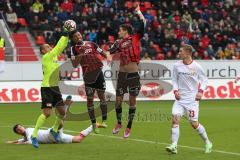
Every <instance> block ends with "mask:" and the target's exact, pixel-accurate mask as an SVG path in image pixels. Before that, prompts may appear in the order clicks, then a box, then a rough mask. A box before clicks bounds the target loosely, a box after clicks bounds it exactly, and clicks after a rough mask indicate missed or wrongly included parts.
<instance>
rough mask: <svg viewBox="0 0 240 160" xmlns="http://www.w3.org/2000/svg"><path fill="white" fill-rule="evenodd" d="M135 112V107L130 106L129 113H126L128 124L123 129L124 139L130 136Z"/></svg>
mask: <svg viewBox="0 0 240 160" xmlns="http://www.w3.org/2000/svg"><path fill="white" fill-rule="evenodd" d="M135 112H136V107H135V106H130V107H129V111H128V124H127V128H126V129H125V131H124V135H123V137H124V138H128V137H129V136H130V133H131V128H132V123H133V119H134V116H135Z"/></svg>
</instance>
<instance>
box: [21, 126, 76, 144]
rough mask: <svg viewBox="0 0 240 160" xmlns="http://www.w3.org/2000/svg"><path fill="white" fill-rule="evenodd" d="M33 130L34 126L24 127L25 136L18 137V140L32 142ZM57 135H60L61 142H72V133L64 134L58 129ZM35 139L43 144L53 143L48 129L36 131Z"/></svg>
mask: <svg viewBox="0 0 240 160" xmlns="http://www.w3.org/2000/svg"><path fill="white" fill-rule="evenodd" d="M33 130H34V128H26V137H24V138H23V139H19V140H18V142H20V143H21V142H22V143H23V142H27V143H29V144H32V141H31V135H32V134H33ZM59 136H60V141H61V142H62V143H72V139H73V136H72V135H68V134H64V133H63V131H62V130H59ZM37 141H38V143H44V144H45V143H55V140H54V138H53V136H52V135H51V133H50V129H48V130H42V129H40V130H39V131H38V135H37Z"/></svg>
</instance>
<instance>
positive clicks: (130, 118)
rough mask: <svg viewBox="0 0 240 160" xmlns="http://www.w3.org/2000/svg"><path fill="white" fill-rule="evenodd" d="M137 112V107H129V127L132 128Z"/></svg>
mask: <svg viewBox="0 0 240 160" xmlns="http://www.w3.org/2000/svg"><path fill="white" fill-rule="evenodd" d="M135 112H136V107H130V108H129V112H128V124H127V128H132V122H133V119H134V116H135Z"/></svg>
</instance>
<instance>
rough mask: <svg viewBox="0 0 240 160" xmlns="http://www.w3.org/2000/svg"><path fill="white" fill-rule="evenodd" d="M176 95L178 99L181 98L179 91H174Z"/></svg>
mask: <svg viewBox="0 0 240 160" xmlns="http://www.w3.org/2000/svg"><path fill="white" fill-rule="evenodd" d="M174 95H175V98H176V100H180V98H181V96H180V94H179V92H178V91H174Z"/></svg>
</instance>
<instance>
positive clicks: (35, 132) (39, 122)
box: [31, 108, 52, 148]
mask: <svg viewBox="0 0 240 160" xmlns="http://www.w3.org/2000/svg"><path fill="white" fill-rule="evenodd" d="M42 111H43V113H42V114H41V115H40V116H39V117H38V119H37V122H36V125H35V128H34V130H33V134H32V135H31V141H32V145H33V147H34V148H39V144H38V141H37V135H38V130H39V129H40V128H41V127H42V126H43V125H44V123H45V121H46V119H47V118H48V117H49V116H50V115H51V111H52V108H43V110H42Z"/></svg>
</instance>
